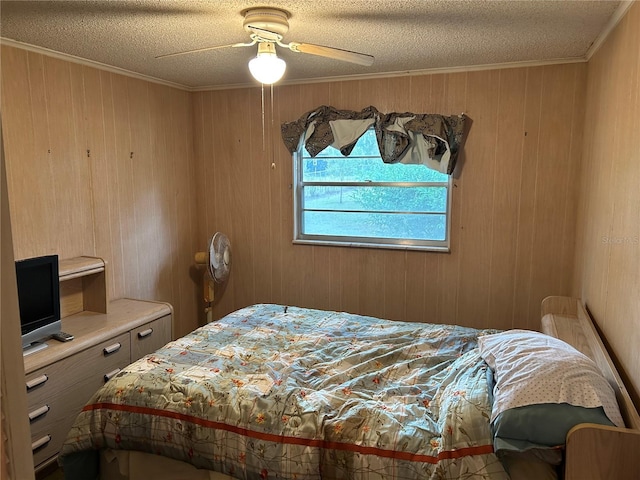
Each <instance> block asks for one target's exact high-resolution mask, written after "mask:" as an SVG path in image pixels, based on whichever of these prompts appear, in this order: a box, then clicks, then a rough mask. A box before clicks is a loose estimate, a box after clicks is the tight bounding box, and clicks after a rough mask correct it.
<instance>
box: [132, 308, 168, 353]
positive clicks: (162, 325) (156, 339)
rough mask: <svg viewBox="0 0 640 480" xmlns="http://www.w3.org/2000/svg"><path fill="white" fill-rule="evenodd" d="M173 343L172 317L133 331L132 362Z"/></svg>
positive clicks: (166, 316)
mask: <svg viewBox="0 0 640 480" xmlns="http://www.w3.org/2000/svg"><path fill="white" fill-rule="evenodd" d="M170 341H171V315H165V316H164V317H161V318H158V319H157V320H154V321H152V322H149V323H145V324H144V325H141V326H140V327H138V328H135V329H133V330H131V362H135V361H136V360H138V359H139V358H142V357H144V356H145V355H147V354H149V353H153V352H155V351H156V350H158V349H159V348H161V347H164V346H165V345H166V344H167V343H169V342H170Z"/></svg>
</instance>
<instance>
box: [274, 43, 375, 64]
mask: <svg viewBox="0 0 640 480" xmlns="http://www.w3.org/2000/svg"><path fill="white" fill-rule="evenodd" d="M285 46H287V47H289V49H290V50H292V51H294V52H300V53H310V54H311V55H318V56H320V57H327V58H334V59H336V60H342V61H344V62H351V63H357V64H358V65H364V66H365V67H370V66H371V65H373V61H374V59H375V58H374V57H373V55H367V54H366V53H358V52H352V51H350V50H342V49H341V48H334V47H325V46H323V45H314V44H312V43H296V42H291V43H290V44H288V45H285Z"/></svg>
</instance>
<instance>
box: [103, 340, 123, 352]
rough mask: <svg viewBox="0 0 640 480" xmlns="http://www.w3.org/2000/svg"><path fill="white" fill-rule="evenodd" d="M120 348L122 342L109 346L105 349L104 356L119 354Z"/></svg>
mask: <svg viewBox="0 0 640 480" xmlns="http://www.w3.org/2000/svg"><path fill="white" fill-rule="evenodd" d="M120 347H122V345H121V344H120V342H117V343H114V344H112V345H109V346H107V347H104V354H105V355H110V354H112V353H114V352H117V351H118V350H120Z"/></svg>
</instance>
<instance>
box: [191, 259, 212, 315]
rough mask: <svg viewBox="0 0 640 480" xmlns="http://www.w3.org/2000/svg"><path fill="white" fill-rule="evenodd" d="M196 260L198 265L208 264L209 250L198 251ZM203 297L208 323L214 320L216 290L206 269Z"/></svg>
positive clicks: (203, 278)
mask: <svg viewBox="0 0 640 480" xmlns="http://www.w3.org/2000/svg"><path fill="white" fill-rule="evenodd" d="M195 261H196V264H197V265H206V264H207V263H209V252H198V253H196V255H195ZM202 289H203V292H202V297H203V298H204V313H205V315H206V321H207V323H211V322H212V321H213V301H214V299H215V291H214V286H213V281H212V280H211V278H210V276H209V273H208V272H207V271H206V269H205V271H204V274H203V275H202Z"/></svg>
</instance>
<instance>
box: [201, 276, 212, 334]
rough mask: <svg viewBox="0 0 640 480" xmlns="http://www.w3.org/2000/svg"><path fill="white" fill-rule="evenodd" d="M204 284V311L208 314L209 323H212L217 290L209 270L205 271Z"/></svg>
mask: <svg viewBox="0 0 640 480" xmlns="http://www.w3.org/2000/svg"><path fill="white" fill-rule="evenodd" d="M202 285H203V290H204V292H203V297H204V313H205V315H206V316H207V323H211V322H212V321H213V300H214V298H215V292H214V290H213V282H212V281H211V279H210V278H209V274H208V273H207V272H204V275H203V277H202Z"/></svg>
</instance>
